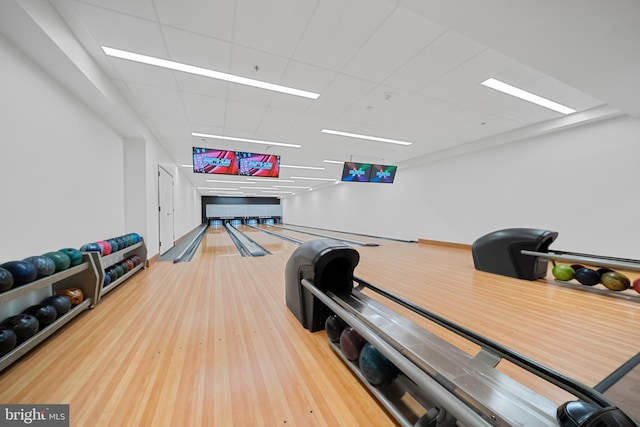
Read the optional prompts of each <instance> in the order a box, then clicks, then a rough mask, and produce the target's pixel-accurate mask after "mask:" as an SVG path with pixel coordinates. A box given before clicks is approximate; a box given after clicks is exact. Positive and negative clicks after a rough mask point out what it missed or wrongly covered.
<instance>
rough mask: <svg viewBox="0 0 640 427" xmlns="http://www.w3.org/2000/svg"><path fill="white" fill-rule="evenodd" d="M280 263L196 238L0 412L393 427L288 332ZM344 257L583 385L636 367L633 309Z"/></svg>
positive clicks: (76, 418)
mask: <svg viewBox="0 0 640 427" xmlns="http://www.w3.org/2000/svg"><path fill="white" fill-rule="evenodd" d="M254 232H255V231H254ZM254 232H252V233H254ZM255 233H257V234H255V235H254V234H251V237H252V238H254V237H255V240H256V241H258V243H260V244H263V243H265V244H273V245H278V243H277V241H275V240H273V239H274V237H273V236H269V235H266V234H265V233H258V232H255ZM283 234H286V235H292V236H293V235H294V233H290V232H286V233H285V232H283ZM294 237H296V238H300V239H301V240H309V239H311V238H313V237H311V236H307V238H306V239H305V238H302V237H301V236H294ZM354 238H357V236H354ZM295 248H296V245H294V244H291V243H288V242H285V243H281V244H280V246H279V250H278V251H276V253H274V254H273V255H268V256H264V257H258V258H243V257H241V256H240V255H239V254H237V250H236V249H235V247H234V246H233V244H232V243H231V241H230V240H228V236H227V235H226V231H224V232H223V231H221V230H220V229H217V230H216V229H210V230H209V231H208V232H207V236H206V238H205V240H204V241H203V244H202V245H201V247H200V249H199V250H198V251H197V253H196V255H195V256H194V258H193V260H192V262H190V263H180V264H173V263H169V262H157V263H155V264H154V265H153V267H152V268H150V269H147V270H143V271H141V272H140V273H138V274H136V275H135V276H134V277H133V278H132V279H130V280H129V281H128V282H127V283H126V284H124V285H122V286H120V287H118V288H117V289H115V290H114V291H112V292H110V293H109V294H107V296H106V297H105V299H104V300H103V302H102V303H101V304H100V305H98V306H97V307H96V308H95V309H93V310H90V311H87V312H85V313H84V314H82V315H80V316H79V317H78V318H77V319H75V320H74V321H72V322H71V323H70V324H69V325H68V326H67V327H65V328H64V329H63V330H61V331H59V332H58V333H56V334H54V336H52V337H51V338H50V339H48V340H47V341H46V342H45V343H43V344H42V345H40V346H39V347H37V348H36V349H35V350H34V351H32V352H31V353H29V354H28V355H27V356H26V357H25V358H23V359H22V360H21V361H19V362H18V363H16V364H14V365H13V366H11V367H10V368H8V369H7V370H5V371H4V372H2V373H0V402H3V403H69V404H70V406H71V421H72V422H71V425H73V426H152V425H153V426H178V425H179V426H228V425H252V426H253V425H265V426H272V425H294V426H335V425H377V426H385V425H394V422H393V421H392V420H391V419H390V417H389V416H388V415H387V414H386V412H385V411H384V410H383V409H382V408H381V407H380V406H379V405H378V404H377V402H376V400H375V399H374V398H373V397H372V396H371V395H370V394H369V393H368V392H367V391H366V390H365V388H364V387H363V386H362V385H361V384H360V383H359V381H358V380H357V379H356V378H355V377H354V376H353V375H352V374H351V372H350V371H349V370H348V368H347V367H346V366H345V365H344V364H343V363H342V362H341V361H340V359H339V358H338V357H337V356H336V355H335V354H333V351H332V350H331V349H330V348H329V346H328V344H327V342H326V336H325V334H324V332H319V333H315V334H311V333H309V332H308V331H306V330H304V329H303V328H302V327H301V326H300V325H299V324H298V323H297V321H296V320H295V319H294V318H293V315H292V314H291V313H290V312H289V310H288V309H287V307H286V304H285V299H284V267H285V265H286V262H287V260H288V258H289V256H290V254H291V252H292V251H293V250H295ZM357 250H358V252H359V253H360V255H361V260H360V264H359V265H358V267H357V269H356V275H357V276H358V277H362V278H363V279H366V280H369V281H371V282H373V283H375V284H377V285H379V286H381V287H383V288H385V289H388V290H389V291H392V292H394V293H396V294H398V295H400V296H403V297H405V298H407V299H409V300H410V301H412V302H415V303H417V304H419V305H421V306H423V307H425V308H427V309H429V310H432V311H434V312H436V313H438V314H440V315H442V316H444V317H446V318H449V319H451V320H453V321H455V322H457V323H460V324H462V325H464V326H466V327H468V328H470V329H472V330H474V331H476V332H478V333H480V334H482V335H485V336H487V337H489V338H491V339H493V340H495V341H498V342H500V343H502V344H504V345H506V346H508V347H511V348H513V349H515V350H517V351H519V352H521V353H523V354H525V355H527V356H529V357H531V358H533V359H535V360H538V361H540V362H542V363H545V364H547V365H549V366H550V367H552V368H554V369H557V370H559V371H560V372H563V373H565V374H567V375H569V376H571V377H574V378H577V379H578V380H580V381H582V382H584V383H586V384H587V385H590V386H593V385H594V384H596V383H597V382H599V381H600V380H601V379H602V378H604V377H605V376H606V375H608V374H609V373H610V372H611V371H613V370H614V369H615V368H617V367H618V366H619V365H620V364H622V363H623V362H625V361H626V360H628V359H629V358H630V357H631V356H632V355H634V354H635V353H637V352H638V343H640V328H638V327H637V325H638V324H639V323H640V304H637V303H632V302H626V301H621V300H617V299H613V298H606V297H602V296H598V295H593V294H588V293H585V292H579V291H576V290H571V289H565V288H562V287H558V286H555V285H554V284H553V283H552V282H551V281H549V283H547V282H545V281H536V282H528V281H522V280H517V279H510V278H506V277H502V276H496V275H492V274H488V273H482V272H478V271H475V270H474V269H473V263H472V260H471V254H470V253H469V251H467V250H463V249H457V248H442V247H437V246H430V245H423V244H415V243H414V244H411V243H400V242H392V241H383V242H382V243H381V246H379V247H358V248H357ZM376 298H377V297H376ZM390 306H392V305H390ZM397 310H398V311H399V312H402V313H404V311H403V310H402V309H397ZM407 316H408V317H410V318H412V319H415V321H416V322H418V323H420V324H421V325H423V326H424V327H425V328H427V329H429V330H433V331H434V333H436V334H438V335H440V336H442V337H445V338H446V339H448V340H450V341H451V342H453V343H454V344H455V345H457V346H459V347H460V348H463V349H465V350H466V351H469V352H470V353H473V352H475V351H477V348H476V347H475V346H474V345H472V344H469V343H468V342H466V341H464V340H461V339H456V338H455V337H452V336H451V334H450V333H447V332H446V331H442V330H441V328H438V327H434V326H433V325H431V324H429V322H426V321H425V320H422V319H419V318H417V316H414V315H411V314H407ZM501 369H502V370H503V371H505V372H508V373H509V374H511V375H513V376H514V377H517V378H518V379H519V380H522V381H523V382H524V383H526V384H528V385H530V386H532V387H533V388H535V389H536V390H538V391H540V392H542V393H544V394H546V395H548V396H550V397H551V398H553V399H556V400H558V402H562V400H563V399H564V398H565V396H564V395H563V393H559V392H558V391H557V390H555V389H553V388H550V387H548V385H546V384H545V383H544V382H540V381H537V380H536V379H532V378H528V377H527V375H526V374H524V373H522V372H520V371H519V370H518V369H515V368H513V367H510V366H509V365H508V364H501Z"/></svg>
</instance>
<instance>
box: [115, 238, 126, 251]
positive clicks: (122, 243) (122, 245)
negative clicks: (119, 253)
mask: <svg viewBox="0 0 640 427" xmlns="http://www.w3.org/2000/svg"><path fill="white" fill-rule="evenodd" d="M116 241H117V242H118V246H120V249H124V248H126V247H127V246H129V245H128V244H127V241H126V239H125V238H124V237H122V236H120V237H116Z"/></svg>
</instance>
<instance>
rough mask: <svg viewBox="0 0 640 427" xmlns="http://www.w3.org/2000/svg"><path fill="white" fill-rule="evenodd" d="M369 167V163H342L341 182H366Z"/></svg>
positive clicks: (369, 170)
mask: <svg viewBox="0 0 640 427" xmlns="http://www.w3.org/2000/svg"><path fill="white" fill-rule="evenodd" d="M370 172H371V165H370V164H369V163H355V162H344V166H343V167H342V181H350V182H368V181H369V173H370Z"/></svg>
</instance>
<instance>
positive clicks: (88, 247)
mask: <svg viewBox="0 0 640 427" xmlns="http://www.w3.org/2000/svg"><path fill="white" fill-rule="evenodd" d="M80 251H81V252H100V255H102V246H100V245H99V244H97V243H95V242H92V243H86V244H84V245H82V246H81V247H80Z"/></svg>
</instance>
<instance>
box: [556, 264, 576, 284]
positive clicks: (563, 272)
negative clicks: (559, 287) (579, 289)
mask: <svg viewBox="0 0 640 427" xmlns="http://www.w3.org/2000/svg"><path fill="white" fill-rule="evenodd" d="M551 274H553V277H555V278H556V279H558V280H562V281H568V280H571V279H573V277H574V276H575V275H576V272H575V270H574V269H573V268H571V267H569V266H568V265H561V264H557V265H555V266H554V267H553V270H551Z"/></svg>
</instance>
